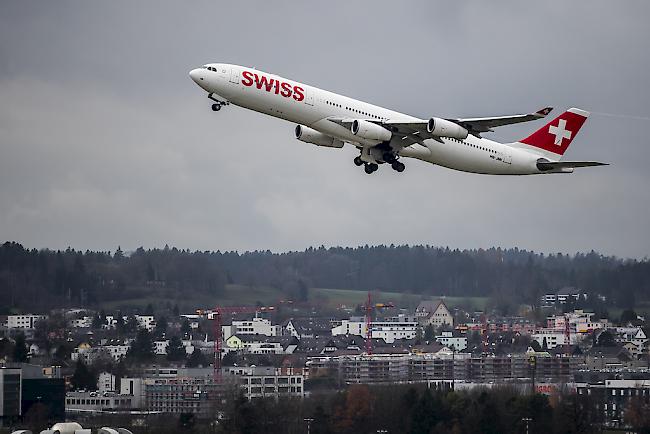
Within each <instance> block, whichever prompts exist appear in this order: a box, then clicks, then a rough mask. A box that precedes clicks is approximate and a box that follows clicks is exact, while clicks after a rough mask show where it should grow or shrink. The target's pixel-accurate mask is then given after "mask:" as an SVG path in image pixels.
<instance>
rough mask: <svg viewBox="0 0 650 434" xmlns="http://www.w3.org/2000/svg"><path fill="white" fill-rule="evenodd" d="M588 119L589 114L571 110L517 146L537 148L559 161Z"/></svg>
mask: <svg viewBox="0 0 650 434" xmlns="http://www.w3.org/2000/svg"><path fill="white" fill-rule="evenodd" d="M588 117H589V112H587V111H584V110H581V109H578V108H570V109H568V110H567V111H565V112H564V113H562V114H561V115H560V116H558V117H556V118H555V119H553V120H552V121H551V122H549V123H547V124H546V125H544V126H543V127H542V128H540V129H539V130H537V131H535V132H534V133H533V134H531V135H530V136H528V137H526V138H525V139H522V140H520V141H519V142H518V143H517V144H523V145H527V147H531V148H535V150H537V151H538V152H540V153H541V154H543V155H545V156H548V157H550V158H552V159H555V160H559V159H560V158H562V155H564V152H565V151H566V150H567V149H568V148H569V145H570V144H571V142H572V141H573V139H575V137H576V135H578V131H579V130H580V128H582V125H583V124H584V123H585V121H586V120H587V118H588Z"/></svg>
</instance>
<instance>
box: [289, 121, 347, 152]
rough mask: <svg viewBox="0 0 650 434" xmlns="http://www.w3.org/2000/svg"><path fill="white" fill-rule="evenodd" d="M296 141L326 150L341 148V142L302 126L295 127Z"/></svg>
mask: <svg viewBox="0 0 650 434" xmlns="http://www.w3.org/2000/svg"><path fill="white" fill-rule="evenodd" d="M296 139H298V140H300V141H301V142H305V143H312V144H314V145H317V146H326V147H328V148H342V147H343V142H342V141H340V140H338V139H335V138H334V137H330V136H328V135H327V134H323V133H321V132H320V131H316V130H315V129H313V128H309V127H305V126H304V125H296Z"/></svg>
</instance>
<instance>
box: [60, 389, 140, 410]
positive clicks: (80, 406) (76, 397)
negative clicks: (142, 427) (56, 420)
mask: <svg viewBox="0 0 650 434" xmlns="http://www.w3.org/2000/svg"><path fill="white" fill-rule="evenodd" d="M135 408H137V407H136V406H135V405H134V397H133V396H129V395H117V394H115V393H111V392H105V393H98V392H81V391H76V392H68V393H66V395H65V411H66V413H78V412H93V411H95V412H100V411H129V410H133V409H135Z"/></svg>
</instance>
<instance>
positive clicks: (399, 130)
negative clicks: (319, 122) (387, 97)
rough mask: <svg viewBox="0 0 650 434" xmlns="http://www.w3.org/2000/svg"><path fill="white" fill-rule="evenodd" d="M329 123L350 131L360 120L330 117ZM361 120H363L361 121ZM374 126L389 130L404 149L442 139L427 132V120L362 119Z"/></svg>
mask: <svg viewBox="0 0 650 434" xmlns="http://www.w3.org/2000/svg"><path fill="white" fill-rule="evenodd" d="M327 119H328V120H329V121H331V122H334V123H337V124H339V125H341V126H343V127H345V128H348V129H350V128H351V127H352V122H354V121H355V119H359V118H336V117H330V118H327ZM360 120H361V119H360ZM362 120H365V121H368V122H372V123H373V124H377V125H381V126H383V127H386V128H388V129H389V130H391V131H392V132H393V134H394V137H395V140H398V142H397V143H400V144H401V145H402V147H404V148H405V147H407V146H411V145H412V144H414V143H420V144H423V143H422V142H423V141H424V140H426V139H434V140H437V141H440V137H438V136H435V135H433V134H431V133H429V132H428V131H427V122H428V121H426V120H418V121H398V120H395V121H392V120H390V119H388V120H385V121H381V120H378V119H373V118H371V119H362Z"/></svg>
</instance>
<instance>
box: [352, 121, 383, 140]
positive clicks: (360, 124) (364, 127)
mask: <svg viewBox="0 0 650 434" xmlns="http://www.w3.org/2000/svg"><path fill="white" fill-rule="evenodd" d="M350 130H351V131H352V134H354V135H355V136H359V137H362V138H364V139H367V140H377V141H378V142H387V141H388V140H390V138H391V137H392V136H393V133H391V132H390V131H388V130H387V129H386V128H384V127H382V126H379V125H377V124H374V123H372V122H368V121H363V120H357V119H355V120H354V122H352V128H350Z"/></svg>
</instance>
